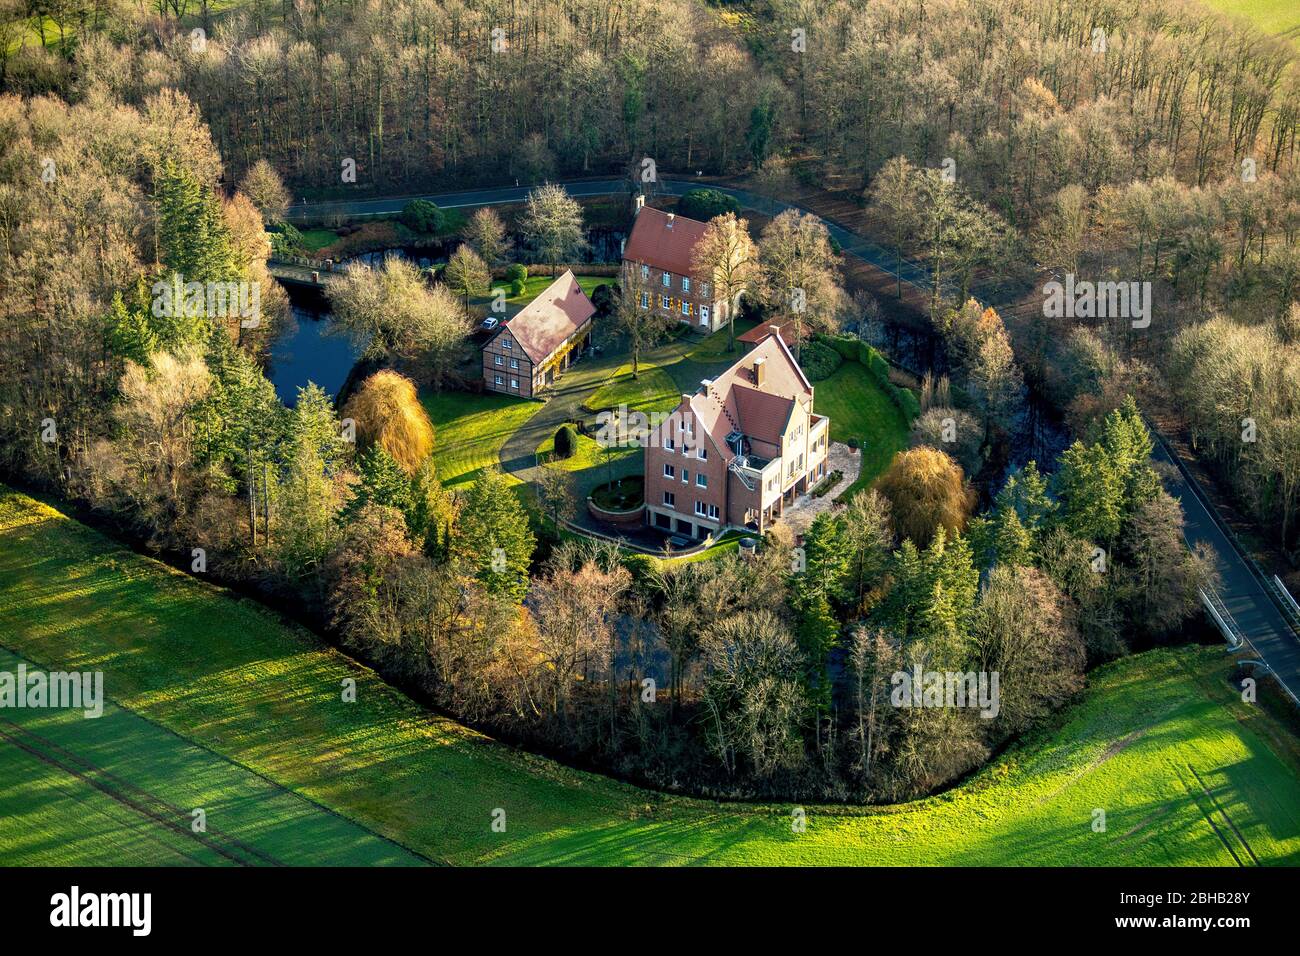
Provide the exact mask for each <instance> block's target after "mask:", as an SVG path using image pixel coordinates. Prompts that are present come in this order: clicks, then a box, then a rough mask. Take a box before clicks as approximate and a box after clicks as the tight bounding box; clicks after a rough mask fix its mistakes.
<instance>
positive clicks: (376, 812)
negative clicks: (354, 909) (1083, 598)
mask: <svg viewBox="0 0 1300 956" xmlns="http://www.w3.org/2000/svg"><path fill="white" fill-rule="evenodd" d="M0 594H4V596H5V600H4V601H3V602H2V603H0V643H3V644H5V645H8V646H9V647H10V648H11V649H12V650H13V651H14V652H16V653H19V654H22V655H24V656H26V657H27V658H29V659H31V660H34V661H39V662H41V663H42V664H43V665H45V666H47V667H58V666H63V667H77V668H94V669H100V670H102V671H103V672H104V675H105V690H106V693H107V694H108V696H109V697H110V698H111V699H112V700H113V701H114V702H115V709H112V710H111V711H110V712H109V714H108V715H107V716H105V717H103V718H100V720H99V721H98V722H97V721H88V720H81V719H76V718H72V717H70V716H67V717H66V723H65V722H64V719H65V718H63V717H61V716H60V715H51V714H48V713H42V714H39V715H38V716H37V718H36V719H35V721H34V723H31V724H29V725H27V726H26V727H25V728H24V730H25V731H26V732H29V733H31V734H39V735H40V736H42V737H44V738H45V739H46V740H47V741H48V743H46V744H42V745H41V746H43V747H47V748H49V750H50V751H51V752H53V748H54V745H56V744H57V747H58V748H59V749H58V751H57V752H58V754H59V760H58V761H57V767H56V766H55V765H53V764H49V763H48V762H40V761H38V760H36V759H33V760H28V759H26V758H25V757H24V756H21V755H19V754H17V753H14V752H12V751H13V750H14V749H15V748H11V747H5V748H0V754H2V755H0V760H2V761H3V763H0V767H2V768H3V770H5V771H8V772H6V773H4V774H3V776H0V799H3V804H2V805H0V810H2V811H3V812H0V864H6V865H15V864H23V863H39V862H60V863H72V862H76V863H95V862H105V861H107V860H108V859H109V858H111V859H112V860H113V862H115V863H119V864H127V863H156V862H167V861H168V860H170V859H171V858H173V857H175V859H174V860H173V862H187V861H192V862H211V859H210V856H211V853H210V852H207V851H208V849H209V848H208V845H207V844H204V845H202V846H196V845H195V844H196V843H197V841H189V840H186V839H182V838H181V837H180V836H179V835H175V834H173V833H171V832H170V831H169V830H168V829H167V828H166V827H160V826H159V825H158V824H157V821H155V820H153V819H152V818H151V817H147V816H146V817H145V818H143V819H142V818H141V815H140V814H139V813H137V812H136V811H133V810H131V808H130V807H129V806H126V805H124V804H123V803H122V801H121V800H114V799H112V798H111V797H110V796H108V795H106V794H104V793H103V791H102V790H98V789H96V788H92V787H91V786H90V785H89V784H88V783H87V782H86V778H85V776H84V775H78V774H76V773H74V772H72V768H74V767H81V768H84V767H85V766H86V765H87V764H91V765H94V766H95V767H96V768H97V769H96V770H95V771H94V774H95V775H96V776H99V777H101V778H102V779H105V780H107V779H109V778H110V775H111V778H112V780H113V781H114V782H113V783H112V784H111V786H112V787H113V788H115V789H116V791H117V792H118V793H119V794H121V793H126V792H131V793H134V792H136V790H142V791H146V792H148V793H149V794H150V795H151V796H153V797H156V798H157V801H158V803H159V804H166V805H169V806H172V807H174V808H176V809H186V808H189V807H190V806H192V805H199V806H204V807H214V808H217V811H218V812H217V814H216V817H215V821H216V825H217V826H218V827H226V828H228V829H223V833H224V834H225V838H226V839H230V838H232V837H233V838H238V839H239V840H240V841H241V846H243V845H245V844H246V845H247V847H249V848H251V849H242V850H241V852H250V853H251V852H252V850H254V849H255V850H258V851H260V852H264V853H268V854H269V855H273V856H277V858H283V859H284V860H285V861H286V862H301V861H303V860H306V859H313V860H314V861H315V862H322V863H324V862H329V861H331V860H335V859H338V858H339V857H340V856H344V857H346V858H348V859H349V860H350V861H353V862H360V861H364V860H378V859H387V860H388V861H390V862H399V858H400V857H401V854H400V852H399V851H397V850H396V849H395V848H392V847H391V845H389V844H385V843H382V842H375V841H374V840H373V839H372V838H370V837H369V836H367V834H366V833H364V832H362V831H361V828H364V829H365V830H368V831H371V832H372V833H377V834H381V835H383V836H386V837H389V838H391V839H393V840H395V841H397V842H399V843H401V844H402V845H404V846H406V847H408V848H410V849H412V850H414V851H417V852H419V853H420V854H423V855H424V856H427V857H430V858H433V859H436V860H442V861H447V862H452V863H459V864H483V863H506V864H529V863H548V864H714V865H718V864H769V865H770V864H963V865H978V864H998V865H1025V864H1066V865H1089V864H1096V865H1165V864H1201V865H1215V866H1231V865H1234V864H1235V862H1237V861H1238V860H1240V861H1244V862H1246V863H1250V862H1251V861H1252V859H1253V858H1257V859H1258V860H1259V861H1260V862H1262V863H1267V864H1277V863H1284V864H1291V865H1296V864H1300V772H1298V770H1297V757H1296V753H1295V750H1296V748H1295V740H1294V738H1293V737H1292V736H1290V734H1289V732H1288V731H1286V730H1285V729H1283V728H1281V727H1279V725H1278V724H1277V723H1276V722H1275V721H1274V720H1273V719H1272V718H1271V717H1269V716H1268V715H1267V714H1266V713H1265V712H1263V711H1262V710H1260V709H1258V708H1255V707H1251V706H1248V705H1244V704H1242V703H1241V701H1240V697H1239V695H1237V694H1235V693H1233V692H1232V690H1231V689H1230V688H1229V687H1228V686H1227V685H1226V684H1225V683H1224V680H1223V678H1224V677H1225V675H1226V673H1227V671H1228V661H1227V658H1226V657H1225V655H1224V654H1223V653H1222V652H1221V651H1219V650H1217V649H1211V648H1185V649H1178V650H1163V651H1154V652H1150V653H1147V654H1144V655H1141V656H1139V657H1135V658H1130V659H1128V660H1125V661H1122V662H1119V663H1117V664H1114V665H1111V666H1108V667H1106V668H1104V669H1102V670H1101V671H1099V672H1097V673H1095V674H1093V675H1092V678H1091V685H1092V686H1091V689H1090V691H1089V692H1088V694H1087V695H1086V697H1085V698H1084V700H1083V701H1082V702H1081V703H1080V704H1079V705H1077V706H1075V707H1073V708H1071V709H1070V710H1069V711H1067V712H1066V713H1065V714H1064V715H1063V717H1062V720H1061V724H1062V726H1060V727H1059V728H1058V729H1057V730H1056V731H1055V732H1052V733H1043V734H1041V735H1040V736H1039V737H1038V738H1037V739H1035V740H1031V741H1028V742H1026V743H1024V744H1022V745H1020V746H1017V747H1013V748H1011V749H1010V750H1009V751H1007V752H1006V753H1005V754H1003V755H1002V756H1001V757H1000V758H999V759H998V760H997V761H996V762H994V763H993V764H992V765H991V766H989V767H988V768H986V769H985V770H984V771H982V772H981V773H979V774H978V775H976V776H975V777H974V778H972V779H971V780H970V781H968V782H967V783H966V784H964V785H963V786H962V787H960V788H958V789H957V790H955V791H952V792H950V793H947V794H943V795H940V796H937V797H934V798H932V799H929V800H924V801H918V802H916V803H912V804H907V805H903V806H899V807H890V808H874V809H860V808H844V807H808V808H806V809H807V812H808V828H807V831H806V832H805V833H802V834H796V833H793V832H792V830H791V827H790V813H791V808H790V807H789V806H788V805H774V806H748V805H727V804H720V803H715V802H710V801H699V800H689V799H683V798H674V797H664V796H661V795H657V794H653V793H650V792H647V791H642V790H638V789H636V788H634V787H630V786H627V785H623V784H619V783H616V782H613V781H611V780H608V779H606V778H604V777H601V776H598V775H595V774H589V773H584V772H579V771H575V770H570V769H568V768H565V767H563V766H561V765H559V764H556V763H554V762H552V761H549V760H546V759H543V758H540V757H535V756H532V755H529V754H525V753H522V752H519V751H517V750H514V749H513V748H509V747H506V746H503V745H499V744H496V743H495V742H493V741H491V740H490V739H489V738H486V737H484V736H482V735H481V734H477V733H475V732H473V731H470V730H468V729H465V728H464V727H461V726H460V725H458V724H456V723H454V722H452V721H450V720H447V719H445V718H441V717H438V716H436V715H434V714H431V713H429V712H428V711H425V710H423V709H422V708H420V707H418V706H417V705H415V704H414V703H413V702H411V701H410V700H409V699H407V698H406V697H404V696H403V695H401V694H399V693H398V692H396V691H395V690H393V689H391V688H390V687H388V686H387V685H385V684H384V683H383V682H381V681H380V680H379V679H378V678H376V677H375V676H374V675H373V674H372V673H371V672H369V671H367V670H365V669H363V668H360V667H357V666H356V665H355V664H353V663H351V662H350V661H348V660H347V659H346V658H344V657H342V656H341V655H339V654H337V653H335V652H333V651H331V650H328V649H325V648H324V647H322V646H321V645H320V643H319V642H318V641H317V640H316V639H315V638H313V637H312V636H311V635H309V634H307V633H306V632H304V631H302V630H301V629H299V628H297V627H294V626H290V625H286V624H284V623H283V622H282V621H280V620H279V619H278V618H277V616H276V615H274V614H272V613H270V612H268V611H266V610H264V609H263V608H261V607H260V606H259V605H257V604H256V603H254V602H252V601H247V600H240V599H238V598H235V597H233V596H231V595H230V594H229V593H227V592H224V591H222V590H220V589H217V588H214V587H212V586H210V585H208V584H206V583H204V582H201V581H197V580H195V579H193V578H191V577H189V576H187V575H182V574H180V573H178V572H175V571H172V570H170V569H168V568H166V567H164V566H163V565H160V564H158V563H156V562H153V561H151V560H148V559H145V558H141V557H139V556H137V555H135V554H133V553H132V552H130V551H127V550H125V549H123V548H121V547H118V546H117V545H115V544H114V543H112V542H111V541H109V540H108V539H106V538H105V537H103V536H102V535H100V534H99V533H97V532H94V531H92V530H90V529H88V528H86V527H85V526H83V525H80V524H78V523H77V522H75V521H72V520H70V519H68V518H66V517H64V516H63V515H61V514H60V513H59V512H57V511H55V510H54V509H52V508H49V507H47V506H45V505H42V504H39V503H37V502H34V501H33V500H32V499H30V498H28V497H26V496H24V495H21V494H17V493H13V492H8V491H0ZM345 678H354V679H355V680H356V682H357V699H356V701H355V702H354V703H344V702H343V701H342V700H341V699H340V693H339V690H340V686H341V682H342V681H343V680H344V679H345ZM119 708H120V711H119ZM6 717H8V715H6ZM25 719H26V718H25ZM6 726H7V725H6ZM160 728H161V730H160ZM167 731H170V732H173V733H174V734H176V735H179V736H178V737H175V738H172V737H170V735H167V736H168V739H169V740H172V741H174V742H173V743H170V744H167V743H164V741H163V739H162V737H161V736H160V734H166V732H167ZM182 738H183V739H182ZM1268 741H1272V742H1273V744H1272V746H1270V743H1269V742H1268ZM1274 748H1276V749H1274ZM38 763H39V765H38ZM187 768H189V769H187ZM1202 786H1204V788H1205V789H1202ZM1207 791H1208V794H1207ZM306 801H313V802H314V804H315V805H320V806H323V807H329V808H332V809H333V810H336V811H338V812H339V813H340V814H342V815H343V816H344V817H346V818H347V820H346V821H342V822H337V823H334V824H330V823H329V822H328V821H327V820H325V819H317V818H316V815H314V814H313V813H312V810H311V807H312V806H313V803H307V802H306ZM137 802H139V801H137ZM254 804H256V805H257V807H258V811H257V812H256V813H251V812H249V810H250V808H251V807H252V806H253V805H254ZM150 805H154V804H150ZM496 808H501V809H503V810H505V812H506V820H507V829H506V832H504V833H494V832H492V830H491V826H490V824H491V820H492V813H493V811H494V809H496ZM1096 808H1101V809H1104V810H1105V812H1106V829H1105V831H1104V832H1096V831H1095V830H1094V829H1093V820H1094V809H1096ZM133 814H134V815H133ZM240 814H245V815H243V816H240ZM331 819H334V818H331ZM295 821H296V822H295ZM304 821H306V822H307V823H308V829H307V830H306V831H304V830H302V829H300V828H299V827H300V823H302V822H304ZM348 821H350V824H349V823H348ZM213 822H214V816H213V815H212V814H211V812H210V814H209V824H210V826H209V829H210V830H211V826H212V824H213ZM345 824H346V825H345ZM318 833H325V834H327V842H326V844H324V845H318V844H317V843H316V842H315V838H314V836H313V834H318ZM331 841H332V842H331ZM1247 846H1248V847H1249V849H1247ZM214 852H215V851H214ZM1234 854H1235V856H1234ZM1252 854H1253V857H1252ZM181 856H184V857H186V859H181V858H180V857H181Z"/></svg>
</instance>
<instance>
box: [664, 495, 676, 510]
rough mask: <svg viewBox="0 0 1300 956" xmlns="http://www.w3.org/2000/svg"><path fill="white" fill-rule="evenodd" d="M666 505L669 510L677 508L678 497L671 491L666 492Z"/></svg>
mask: <svg viewBox="0 0 1300 956" xmlns="http://www.w3.org/2000/svg"><path fill="white" fill-rule="evenodd" d="M664 504H666V505H667V506H668V507H669V508H676V507H677V496H676V495H675V494H673V493H672V492H671V491H665V492H664Z"/></svg>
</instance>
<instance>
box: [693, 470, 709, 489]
mask: <svg viewBox="0 0 1300 956" xmlns="http://www.w3.org/2000/svg"><path fill="white" fill-rule="evenodd" d="M695 486H696V487H697V488H707V487H709V476H708V475H706V474H705V473H704V472H702V471H697V472H696V473H695Z"/></svg>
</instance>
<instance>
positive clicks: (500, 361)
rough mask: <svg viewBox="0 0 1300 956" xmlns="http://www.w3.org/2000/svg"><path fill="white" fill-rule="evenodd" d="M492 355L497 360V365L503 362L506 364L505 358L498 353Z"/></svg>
mask: <svg viewBox="0 0 1300 956" xmlns="http://www.w3.org/2000/svg"><path fill="white" fill-rule="evenodd" d="M492 357H493V358H494V359H496V360H497V364H498V365H505V364H506V363H505V359H503V358H502V357H501V356H500V355H494V356H492Z"/></svg>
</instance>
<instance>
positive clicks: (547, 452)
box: [537, 435, 642, 471]
mask: <svg viewBox="0 0 1300 956" xmlns="http://www.w3.org/2000/svg"><path fill="white" fill-rule="evenodd" d="M554 453H555V436H554V435H552V436H551V437H549V438H547V439H546V441H544V442H542V443H541V444H540V445H538V446H537V454H538V455H539V456H540V457H541V458H542V460H548V459H549V458H550V457H551V455H553V454H554ZM641 454H642V452H641V449H640V448H616V449H615V450H614V454H613V455H612V456H611V457H612V458H613V460H614V461H616V462H618V461H622V460H623V459H625V458H630V457H632V456H633V455H637V456H640V455H641ZM555 460H556V461H557V462H559V464H560V466H561V467H562V468H563V469H564V470H565V471H586V470H587V469H588V468H596V467H599V466H602V465H604V464H605V463H606V462H605V455H604V452H603V451H602V450H601V447H600V443H599V442H597V441H596V439H594V438H590V437H588V436H587V435H579V436H578V450H577V451H575V452H574V453H573V454H572V455H570V456H569V457H568V458H557V459H555Z"/></svg>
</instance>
